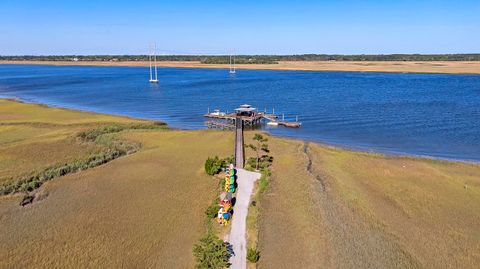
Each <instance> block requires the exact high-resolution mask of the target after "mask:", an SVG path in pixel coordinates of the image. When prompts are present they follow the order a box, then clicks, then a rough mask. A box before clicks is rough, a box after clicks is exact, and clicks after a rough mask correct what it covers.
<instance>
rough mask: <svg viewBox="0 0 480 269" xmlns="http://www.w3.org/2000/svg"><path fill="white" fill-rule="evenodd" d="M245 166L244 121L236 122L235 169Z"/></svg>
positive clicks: (238, 120)
mask: <svg viewBox="0 0 480 269" xmlns="http://www.w3.org/2000/svg"><path fill="white" fill-rule="evenodd" d="M244 164H245V148H244V145H243V121H242V120H241V119H237V120H236V121H235V167H236V168H243V165H244Z"/></svg>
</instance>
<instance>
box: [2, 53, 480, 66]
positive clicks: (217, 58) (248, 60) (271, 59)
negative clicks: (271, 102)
mask: <svg viewBox="0 0 480 269" xmlns="http://www.w3.org/2000/svg"><path fill="white" fill-rule="evenodd" d="M148 58H149V56H148V55H49V56H48V55H47V56H33V55H20V56H0V61H1V60H3V61H100V62H114V61H118V62H124V61H148ZM157 61H197V62H201V63H204V64H228V63H229V62H230V56H229V55H158V56H157ZM279 61H480V53H471V54H378V55H374V54H369V55H367V54H365V55H363V54H362V55H340V54H332V55H331V54H299V55H236V56H235V63H237V64H276V63H278V62H279Z"/></svg>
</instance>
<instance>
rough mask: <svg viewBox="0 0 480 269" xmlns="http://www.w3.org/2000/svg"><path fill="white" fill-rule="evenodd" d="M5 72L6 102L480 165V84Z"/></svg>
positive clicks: (368, 77) (321, 76)
mask: <svg viewBox="0 0 480 269" xmlns="http://www.w3.org/2000/svg"><path fill="white" fill-rule="evenodd" d="M148 76H149V73H148V68H143V67H89V66H47V65H35V66H34V65H0V97H2V98H21V99H23V100H26V101H29V102H36V103H43V104H47V105H51V106H58V107H65V108H73V109H81V110H87V111H94V112H101V113H109V114H118V115H127V116H131V117H138V118H145V119H153V120H162V121H165V122H167V123H168V124H169V125H170V126H172V127H175V128H182V129H198V128H205V127H204V121H205V119H204V118H203V114H205V113H206V112H207V109H208V108H210V109H215V108H219V109H221V110H224V111H225V110H229V111H232V110H233V109H234V108H235V107H237V106H238V105H240V104H243V103H248V104H251V105H253V106H255V107H258V108H259V110H261V111H264V110H265V109H267V110H268V112H270V113H271V112H272V109H275V113H276V114H279V115H281V114H285V119H288V120H295V116H297V115H298V116H299V121H301V122H302V127H301V128H299V129H290V128H285V127H271V128H270V127H265V128H266V129H267V131H269V132H270V133H272V134H274V135H280V136H287V137H294V138H299V139H304V140H309V141H318V142H323V143H327V144H333V145H341V146H345V147H350V148H356V149H361V150H367V151H378V152H383V153H391V154H402V155H415V156H430V157H435V158H444V159H458V160H471V161H480V75H446V74H389V73H362V72H300V71H265V70H238V72H237V74H236V75H233V76H232V75H230V74H229V73H228V71H226V70H221V69H194V68H159V83H158V85H152V84H150V83H149V82H148Z"/></svg>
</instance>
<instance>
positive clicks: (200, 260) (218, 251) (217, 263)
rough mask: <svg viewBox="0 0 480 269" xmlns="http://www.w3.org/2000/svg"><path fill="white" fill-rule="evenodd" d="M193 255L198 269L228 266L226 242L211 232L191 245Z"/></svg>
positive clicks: (218, 268)
mask: <svg viewBox="0 0 480 269" xmlns="http://www.w3.org/2000/svg"><path fill="white" fill-rule="evenodd" d="M193 255H194V256H195V258H196V260H197V266H196V267H197V268H199V269H207V268H208V269H220V268H226V267H229V266H230V263H229V262H228V260H229V259H230V252H229V251H228V245H227V243H225V242H223V241H222V240H220V239H219V238H218V237H217V236H216V235H214V234H213V233H208V234H207V235H205V236H204V237H202V238H201V239H200V242H199V243H198V244H195V246H194V247H193Z"/></svg>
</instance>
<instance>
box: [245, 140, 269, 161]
mask: <svg viewBox="0 0 480 269" xmlns="http://www.w3.org/2000/svg"><path fill="white" fill-rule="evenodd" d="M253 141H254V143H255V144H249V145H248V147H249V148H251V149H252V150H253V151H255V153H256V161H255V170H258V161H259V160H260V153H261V152H262V151H263V152H265V153H268V152H270V150H269V149H268V145H267V144H266V143H265V142H267V141H268V139H267V138H264V137H263V135H261V134H255V135H254V136H253Z"/></svg>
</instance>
